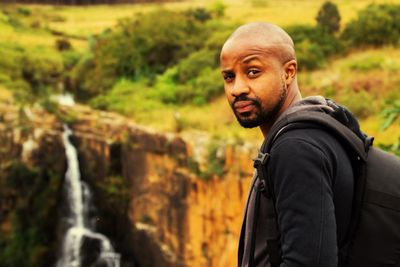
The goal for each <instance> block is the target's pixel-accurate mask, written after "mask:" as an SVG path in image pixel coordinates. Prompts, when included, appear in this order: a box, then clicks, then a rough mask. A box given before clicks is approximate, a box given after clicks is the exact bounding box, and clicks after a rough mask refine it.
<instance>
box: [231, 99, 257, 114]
mask: <svg viewBox="0 0 400 267" xmlns="http://www.w3.org/2000/svg"><path fill="white" fill-rule="evenodd" d="M233 107H234V108H235V110H236V111H237V112H239V113H244V112H249V111H251V110H252V109H253V107H254V103H253V101H249V100H244V101H238V102H236V103H235V104H234V106H233Z"/></svg>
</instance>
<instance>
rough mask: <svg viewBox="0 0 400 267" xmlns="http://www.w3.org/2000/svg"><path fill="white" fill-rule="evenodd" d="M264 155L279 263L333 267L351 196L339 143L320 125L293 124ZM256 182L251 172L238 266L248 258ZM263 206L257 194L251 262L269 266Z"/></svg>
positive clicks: (350, 178)
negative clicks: (277, 233)
mask: <svg viewBox="0 0 400 267" xmlns="http://www.w3.org/2000/svg"><path fill="white" fill-rule="evenodd" d="M306 101H307V100H305V102H306ZM322 102H323V101H322V100H321V103H322ZM270 154H271V157H270V161H269V163H268V170H267V172H268V176H269V177H271V181H272V186H273V191H274V194H275V197H276V212H277V215H278V226H279V231H280V234H281V249H282V260H283V262H282V264H281V265H280V266H288V267H294V266H303V267H304V266H306V267H313V266H319V267H326V266H332V267H333V266H335V267H336V266H337V261H338V246H339V245H340V243H341V241H342V240H343V239H344V237H345V234H346V231H347V229H348V225H349V221H350V216H351V206H352V197H353V171H352V166H351V162H350V159H349V157H348V155H347V153H346V150H345V148H344V147H343V146H342V144H341V143H340V142H339V141H338V140H337V139H336V138H335V137H334V136H333V135H331V134H330V133H329V132H327V131H325V130H323V129H318V128H310V129H297V130H292V131H288V132H286V133H284V134H283V135H281V136H280V137H279V138H278V140H277V141H276V142H275V143H274V145H273V147H272V150H271V153H270ZM258 183H259V179H258V176H257V174H256V173H255V175H254V177H253V182H252V186H251V188H250V192H249V197H248V201H247V204H246V207H245V216H244V220H243V225H242V233H241V235H242V237H241V244H240V245H239V266H240V267H244V266H247V264H248V261H249V249H250V245H249V237H250V235H251V234H252V232H253V231H254V229H252V225H253V218H254V202H255V193H254V188H255V187H256V186H257V185H258ZM265 205H266V199H265V198H264V197H261V200H260V209H259V214H258V216H257V218H258V223H257V229H256V230H255V233H254V234H255V238H256V247H255V255H254V263H255V266H257V267H259V266H260V267H261V266H269V263H268V255H267V252H266V250H267V243H266V233H265V221H266V220H265V219H266V217H267V216H268V215H267V214H266V209H265ZM263 207H264V208H263Z"/></svg>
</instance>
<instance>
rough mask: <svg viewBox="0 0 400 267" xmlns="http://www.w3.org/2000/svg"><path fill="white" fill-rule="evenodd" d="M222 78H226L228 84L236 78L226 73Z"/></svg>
mask: <svg viewBox="0 0 400 267" xmlns="http://www.w3.org/2000/svg"><path fill="white" fill-rule="evenodd" d="M222 76H223V77H224V80H225V81H227V82H229V81H232V80H233V78H235V75H234V74H233V73H224V74H223V75H222Z"/></svg>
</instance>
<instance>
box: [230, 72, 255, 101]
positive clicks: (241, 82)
mask: <svg viewBox="0 0 400 267" xmlns="http://www.w3.org/2000/svg"><path fill="white" fill-rule="evenodd" d="M249 92H250V88H249V85H248V84H247V82H246V81H245V79H241V78H240V77H236V79H235V82H234V84H233V86H232V90H231V95H232V96H234V97H238V96H240V95H243V94H245V95H246V94H248V93H249Z"/></svg>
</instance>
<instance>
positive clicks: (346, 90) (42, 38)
mask: <svg viewBox="0 0 400 267" xmlns="http://www.w3.org/2000/svg"><path fill="white" fill-rule="evenodd" d="M223 2H224V4H225V6H226V9H225V18H224V21H230V22H236V23H245V22H250V21H270V22H272V23H276V24H278V25H280V26H282V27H285V26H289V25H292V24H309V25H313V24H315V17H316V14H317V11H318V9H319V8H320V6H321V5H322V4H323V2H324V0H305V1H301V2H299V1H297V0H285V1H279V0H268V1H267V0H250V1H244V0H233V1H223ZM373 2H374V3H400V1H398V0H397V1H384V0H375V1H373ZM370 3H372V1H369V0H357V1H346V0H338V1H335V4H337V5H338V8H339V12H340V15H341V17H342V22H341V25H342V27H343V25H344V24H345V23H347V22H349V21H350V20H352V19H353V18H355V17H356V14H357V12H358V11H359V10H360V9H362V8H364V7H366V6H367V5H368V4H370ZM215 4H216V1H214V0H203V1H180V2H171V3H167V4H163V5H162V6H163V7H164V8H166V9H173V10H184V9H188V8H195V7H208V8H209V7H212V6H214V5H215ZM1 7H2V6H0V8H1ZM24 8H27V9H29V10H30V11H31V14H34V16H33V15H31V16H28V17H24V18H22V19H21V21H22V23H23V24H24V25H25V26H24V27H23V28H22V29H21V28H15V27H12V26H10V25H9V24H8V23H7V21H6V16H5V15H4V14H3V13H0V42H1V43H3V42H5V43H15V44H18V45H20V46H23V47H32V46H33V47H44V48H46V49H50V50H52V51H55V50H54V49H55V48H54V44H55V40H56V39H57V38H58V37H57V36H54V35H52V34H51V33H50V30H53V31H54V30H55V31H59V32H63V33H64V34H66V35H68V36H75V37H78V38H88V37H90V36H91V35H93V34H99V33H101V32H102V31H104V30H106V29H108V28H112V27H114V26H115V25H116V24H117V23H118V20H120V19H123V18H126V17H132V16H135V17H137V18H140V16H141V14H143V13H145V12H149V11H153V10H155V9H156V8H160V5H159V4H135V5H112V6H108V5H97V6H87V7H73V6H42V5H40V6H39V5H27V6H24ZM35 21H36V22H37V21H39V24H40V27H37V28H32V27H31V26H32V25H34V22H35ZM70 40H71V42H72V45H73V47H74V48H76V49H78V50H80V51H84V50H85V49H86V48H87V45H88V43H87V41H86V40H79V39H74V38H72V39H70ZM399 58H400V49H395V48H383V49H377V50H373V49H371V50H366V51H353V52H352V53H351V54H349V55H348V56H346V57H343V58H339V59H336V60H332V61H330V62H329V63H328V64H327V65H326V66H325V68H324V69H322V70H318V71H314V72H303V73H300V74H299V83H300V87H301V90H302V92H303V95H304V96H307V95H313V94H323V95H327V96H330V97H332V98H334V99H336V100H338V101H339V102H343V103H345V104H350V108H354V109H355V110H361V111H362V110H365V107H368V109H369V112H367V113H368V114H364V115H363V114H361V115H362V116H364V118H363V119H362V125H363V127H365V128H366V131H367V132H369V131H370V132H371V133H372V134H373V135H377V136H383V138H378V139H381V140H387V141H388V142H389V141H393V140H396V139H397V137H398V136H399V135H400V133H399V129H398V128H397V126H393V127H391V128H389V129H388V130H387V131H385V132H379V131H378V129H379V126H380V124H381V123H382V119H380V117H379V115H378V114H379V112H380V111H381V110H380V109H382V107H383V106H384V105H385V103H384V100H385V99H390V98H396V97H397V98H399V97H400V95H399V94H400V93H399V92H400V88H399V84H400V78H398V77H399V76H400V75H398V74H399V70H400V59H399ZM221 83H222V79H221ZM360 91H361V92H360ZM362 91H367V93H368V94H367V95H365V94H363V93H362ZM119 94H122V95H119ZM0 95H1V96H0V97H1V98H3V99H4V98H8V97H10V95H9V94H8V91H6V90H5V89H2V88H0ZM114 97H115V99H114V100H112V101H114V102H115V103H114V106H113V110H115V111H118V112H121V113H124V114H126V115H127V116H129V117H131V118H132V119H134V120H135V121H136V122H138V123H141V124H146V125H149V126H151V127H152V128H155V129H156V130H159V131H183V132H190V131H192V130H203V131H207V132H210V133H211V134H218V135H220V136H224V137H227V138H232V139H238V140H256V141H257V142H258V141H259V140H261V139H262V137H261V134H260V133H259V131H258V130H257V129H252V130H247V129H242V128H241V127H240V126H239V125H238V124H237V122H236V119H235V118H234V116H233V114H232V112H231V110H230V107H229V106H228V104H227V103H226V100H225V98H224V97H223V96H221V97H218V98H216V99H215V100H214V101H212V102H211V103H210V104H208V105H205V106H193V105H186V106H176V105H175V106H168V105H159V104H158V103H152V102H149V101H146V99H143V101H142V103H141V104H138V105H139V106H138V107H136V106H134V105H132V103H134V102H135V103H140V101H133V100H134V99H135V98H137V97H142V96H137V95H136V96H135V95H133V93H132V92H129V90H128V92H122V93H121V92H116V93H115V95H114ZM122 98H123V101H122V100H121V99H122ZM356 104H357V105H358V106H356ZM361 111H360V112H361Z"/></svg>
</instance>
